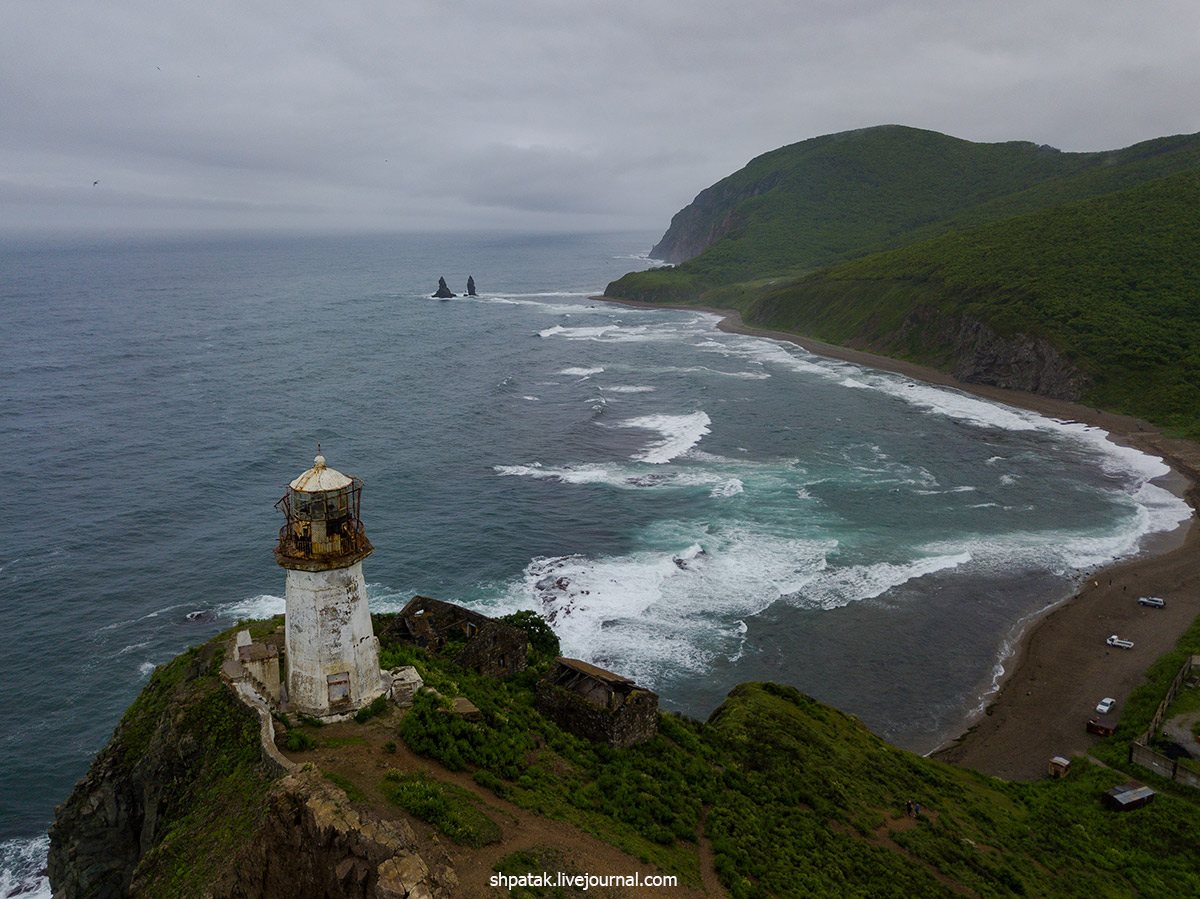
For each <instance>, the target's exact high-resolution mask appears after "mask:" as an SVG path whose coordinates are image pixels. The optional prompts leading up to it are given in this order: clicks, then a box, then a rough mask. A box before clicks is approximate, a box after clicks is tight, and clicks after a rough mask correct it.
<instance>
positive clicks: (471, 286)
mask: <svg viewBox="0 0 1200 899" xmlns="http://www.w3.org/2000/svg"><path fill="white" fill-rule="evenodd" d="M467 296H469V297H473V296H475V279H474V278H473V277H471V276H470V275H467Z"/></svg>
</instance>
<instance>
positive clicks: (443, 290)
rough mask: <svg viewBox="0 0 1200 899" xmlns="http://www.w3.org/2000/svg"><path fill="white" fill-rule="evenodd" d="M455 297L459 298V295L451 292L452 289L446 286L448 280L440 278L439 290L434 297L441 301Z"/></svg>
mask: <svg viewBox="0 0 1200 899" xmlns="http://www.w3.org/2000/svg"><path fill="white" fill-rule="evenodd" d="M453 296H458V294H455V293H451V292H450V288H449V287H447V286H446V279H445V278H438V288H437V292H436V293H435V294H434V297H436V298H437V299H439V300H448V299H450V297H453Z"/></svg>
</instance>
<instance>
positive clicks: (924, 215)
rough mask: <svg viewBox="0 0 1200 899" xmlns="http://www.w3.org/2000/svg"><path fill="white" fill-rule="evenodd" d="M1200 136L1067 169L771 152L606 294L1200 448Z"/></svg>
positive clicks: (946, 157) (885, 130) (899, 147)
mask: <svg viewBox="0 0 1200 899" xmlns="http://www.w3.org/2000/svg"><path fill="white" fill-rule="evenodd" d="M1198 204H1200V135H1179V136H1174V137H1164V138H1159V139H1156V140H1152V141H1147V142H1145V143H1142V144H1137V145H1134V146H1132V147H1127V148H1125V149H1123V150H1114V151H1109V152H1103V153H1061V152H1059V151H1057V150H1054V149H1052V148H1049V147H1041V146H1036V145H1034V144H1026V143H1018V142H1011V143H1004V144H975V143H971V142H968V141H962V140H956V139H954V138H951V137H948V136H946V135H939V134H935V133H933V132H926V131H920V130H917V129H913V128H903V127H900V126H883V127H879V128H868V129H864V130H862V131H855V132H845V133H842V134H835V135H827V136H825V137H821V138H813V139H811V140H808V141H804V142H802V143H799V144H793V145H790V146H787V147H782V148H780V149H778V150H774V151H772V152H770V153H767V154H764V155H762V156H760V157H758V158H756V159H754V160H752V161H751V162H750V163H748V164H747V165H746V167H745V168H743V169H742V170H740V171H738V172H735V173H734V174H733V175H730V176H729V177H727V178H725V179H723V180H722V181H720V182H718V183H717V184H715V185H713V186H712V187H710V188H708V189H707V190H705V191H702V192H701V193H700V194H699V195H698V196H697V197H696V200H695V201H694V202H693V203H692V204H690V205H689V206H688V207H686V208H685V209H683V210H681V211H680V212H679V213H677V214H676V215H675V217H674V218H673V219H672V222H671V226H670V228H668V230H667V232H666V233H665V234H664V235H663V238H662V240H661V241H660V242H659V243H658V245H657V246H656V247H655V249H654V251H652V255H655V256H657V257H658V258H664V259H666V260H668V261H672V262H677V263H679V264H677V265H676V266H675V267H674V268H671V269H653V270H649V271H641V272H631V273H630V274H627V275H625V276H624V277H622V278H620V279H618V280H617V281H614V282H613V283H611V284H609V285H608V287H607V288H606V289H605V296H607V297H610V298H612V299H617V300H633V301H638V302H645V303H655V304H682V305H688V304H695V305H703V306H709V307H717V308H725V309H734V310H736V311H738V312H739V313H740V314H741V316H742V320H743V321H744V322H745V323H746V324H747V325H750V326H754V327H760V328H768V329H773V330H780V331H787V332H790V333H793V334H797V335H802V336H806V337H811V338H815V339H817V340H821V341H825V342H828V343H833V344H842V345H845V346H849V347H855V348H860V349H871V350H873V351H875V352H878V353H882V354H884V355H888V356H894V357H897V358H900V359H904V360H907V361H912V362H919V363H923V364H927V365H932V366H934V367H937V368H939V369H941V370H942V371H945V372H948V373H951V374H953V375H954V376H955V377H958V378H959V379H960V380H963V381H966V382H968V383H977V384H987V385H994V386H1001V387H1012V388H1015V389H1018V390H1025V391H1029V392H1031V393H1035V394H1040V395H1043V396H1048V397H1052V398H1055V399H1068V400H1075V401H1083V402H1086V403H1088V404H1089V405H1092V406H1095V407H1100V408H1105V409H1107V410H1110V411H1114V412H1120V413H1124V414H1128V415H1133V416H1137V417H1140V418H1145V419H1148V420H1149V421H1151V422H1153V423H1154V424H1156V425H1158V426H1161V427H1164V428H1166V429H1167V430H1169V431H1172V432H1174V433H1177V434H1179V435H1180V436H1185V437H1190V438H1192V439H1195V438H1197V437H1200V307H1198V306H1197V305H1196V303H1195V302H1194V300H1193V298H1194V297H1195V296H1196V295H1197V293H1198V292H1200V218H1197V216H1196V215H1195V209H1196V208H1197V205H1198Z"/></svg>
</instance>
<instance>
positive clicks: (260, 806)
mask: <svg viewBox="0 0 1200 899" xmlns="http://www.w3.org/2000/svg"><path fill="white" fill-rule="evenodd" d="M275 623H276V622H275V621H271V622H267V623H264V624H262V625H261V626H260V625H255V627H256V629H257V630H259V631H261V632H268V631H271V630H273V629H274V625H275ZM377 629H379V628H377ZM380 630H381V629H380ZM230 637H231V634H230V633H226V634H224V635H222V636H221V637H220V638H217V639H215V640H214V641H212V642H211V643H210V644H208V645H207V646H205V647H201V648H197V649H193V650H191V651H189V652H188V653H187V654H185V655H184V656H181V657H180V658H179V659H177V660H176V661H175V662H173V663H171V664H170V665H167V666H165V667H163V668H160V669H159V670H158V671H157V672H156V673H155V675H154V677H153V678H152V679H151V682H150V684H149V685H148V686H147V687H146V689H145V690H144V691H143V694H142V695H141V696H140V697H139V698H138V700H137V701H136V702H135V703H134V704H133V705H132V706H131V707H130V709H129V711H128V712H127V714H126V716H125V718H124V719H123V720H122V723H121V725H120V726H119V727H118V729H117V733H116V734H115V735H114V739H113V742H112V743H111V744H110V746H109V747H108V748H107V749H106V750H105V751H104V753H103V754H102V755H101V757H100V760H99V761H98V762H97V766H96V767H94V768H93V771H92V773H91V774H90V775H89V780H88V781H86V782H85V785H84V786H88V785H91V786H94V785H95V783H94V782H95V781H96V778H98V777H99V778H108V780H109V782H110V783H111V784H113V785H117V786H119V784H120V783H121V782H123V779H124V778H125V776H126V775H127V774H129V773H130V772H131V771H135V770H141V771H143V772H146V771H150V770H151V769H153V770H154V771H156V772H158V773H156V774H155V775H154V776H155V778H156V782H157V783H160V784H161V785H162V786H163V788H164V792H162V793H161V794H157V793H156V794H155V795H158V796H160V798H161V799H162V802H161V804H158V805H156V807H155V809H156V814H155V818H156V823H155V826H154V828H153V829H154V830H155V831H156V833H155V835H154V840H155V841H156V842H157V845H155V846H154V848H152V849H150V851H149V853H148V854H147V855H145V857H144V858H142V859H141V863H140V865H138V867H137V878H136V882H135V887H136V889H138V890H141V892H139V895H142V894H143V893H144V894H145V895H164V896H190V895H199V894H200V893H201V892H203V890H204V888H205V887H206V885H207V884H209V883H210V882H211V881H212V879H213V878H214V877H215V876H216V875H218V874H220V873H221V872H222V871H223V870H225V869H226V868H228V866H229V864H230V863H231V862H233V861H234V860H236V858H237V857H238V853H239V849H238V846H239V845H242V844H247V845H248V844H249V843H251V842H253V840H254V838H255V829H256V827H257V826H258V825H259V824H260V823H261V819H262V817H263V810H264V796H265V795H266V792H267V790H268V788H269V783H270V777H269V776H268V775H267V774H266V772H265V771H264V770H263V769H262V767H261V765H260V764H259V761H258V759H259V752H258V733H257V726H256V724H255V722H254V719H253V715H249V713H247V712H246V711H245V710H244V709H242V708H241V707H240V706H239V705H238V704H237V703H236V702H235V701H234V700H233V699H232V698H231V697H230V695H229V694H228V692H227V691H226V690H225V689H224V688H223V687H222V686H221V685H220V683H219V681H218V679H217V678H216V676H215V674H214V670H215V668H216V666H217V665H219V663H220V659H221V655H220V647H219V645H218V644H219V643H220V641H221V640H224V639H229V638H230ZM548 649H549V650H550V652H540V651H535V653H534V658H533V664H532V667H531V668H530V669H529V670H528V671H526V672H524V673H522V674H519V675H515V676H512V677H509V678H506V679H503V680H495V679H491V678H485V677H481V676H479V675H477V674H475V673H473V672H471V671H467V670H463V669H460V668H458V667H457V666H455V665H454V664H453V663H452V662H450V661H448V660H447V658H445V657H443V656H431V655H429V654H428V653H426V652H425V651H424V650H420V649H415V648H412V647H404V646H398V645H387V644H385V645H384V647H383V656H382V659H383V662H384V664H385V665H391V664H396V663H412V664H415V665H416V666H417V667H418V669H419V670H420V671H421V673H422V675H423V677H424V678H425V680H426V682H427V683H428V684H430V685H432V686H435V687H436V688H437V690H438V691H439V693H440V694H441V695H442V696H444V697H447V698H446V699H444V700H442V699H438V698H437V697H435V696H434V695H433V694H423V695H420V696H418V697H417V701H416V704H415V706H414V707H413V708H412V709H411V710H408V711H407V712H403V713H402V712H400V711H399V710H396V711H395V712H392V711H388V712H387V713H386V714H384V715H381V716H371V715H361V716H359V718H361V719H362V720H360V721H355V722H347V723H346V724H345V725H339V727H341V728H342V730H339V731H338V732H337V735H336V736H334V737H331V736H329V735H328V733H327V732H328V731H329V730H333V729H335V728H329V727H328V726H319V725H320V722H317V721H314V720H313V719H307V720H300V721H294V722H287V721H286V719H284V717H283V716H279V720H280V722H281V724H282V723H286V724H287V733H288V736H289V741H288V742H289V745H290V744H291V743H292V742H293V741H292V740H291V739H290V738H291V737H293V736H295V737H297V739H296V740H295V743H296V746H295V747H293V754H294V755H296V754H298V758H299V760H300V761H305V760H306V759H308V758H312V759H316V760H317V761H314V762H312V763H311V764H312V765H313V766H314V767H320V768H321V771H322V773H323V774H324V776H325V779H327V780H328V781H329V782H330V783H332V784H334V785H336V786H338V787H340V788H341V789H342V790H344V791H345V792H346V796H347V801H348V802H350V803H353V804H354V806H355V807H356V808H358V809H360V810H361V811H362V812H363V815H365V816H366V819H369V820H375V818H374V817H373V816H375V815H378V816H380V817H382V818H385V819H386V818H388V817H392V816H394V815H395V814H397V808H401V809H404V810H405V811H406V812H408V813H409V814H411V815H413V816H414V817H416V818H420V819H422V820H424V821H427V822H428V823H429V824H430V826H432V827H433V828H435V829H436V830H437V831H439V832H440V833H442V834H443V835H444V836H445V838H446V839H447V840H449V841H450V842H452V843H453V844H455V845H457V846H459V847H464V848H463V851H464V852H466V851H468V850H479V849H484V848H485V847H487V846H488V845H491V844H494V843H495V841H496V840H497V839H498V838H499V834H500V830H501V828H500V827H499V826H498V825H501V824H505V825H506V826H509V827H510V829H511V823H509V822H510V820H511V814H510V813H508V812H506V811H504V810H503V809H502V808H500V807H499V806H497V805H496V802H497V799H495V798H492V797H493V796H494V797H498V799H500V800H504V801H506V802H511V803H513V804H515V805H517V806H520V807H521V808H523V809H527V810H530V811H531V812H534V813H536V815H538V816H542V817H544V818H549V819H552V820H556V821H562V822H564V823H563V827H564V828H567V827H568V826H574V827H577V828H579V829H581V830H583V831H586V832H589V833H591V834H594V835H596V836H598V837H599V838H600V839H602V840H604V841H605V842H608V843H610V844H612V845H615V846H617V847H618V848H620V849H622V850H624V851H625V852H626V853H628V854H629V855H630V856H631V858H630V862H629V863H630V865H632V866H636V864H637V862H636V860H640V861H641V862H643V863H653V864H655V865H657V866H658V867H659V868H660V869H661V870H662V871H664V872H667V873H672V874H675V875H677V876H678V877H679V878H680V880H681V882H682V883H683V884H685V885H690V886H693V887H698V886H699V884H700V882H701V877H702V874H701V867H702V866H706V865H707V864H708V862H707V861H705V860H704V859H710V860H711V865H712V868H711V870H713V871H715V873H716V875H717V877H718V878H719V879H720V881H721V883H722V884H723V885H724V887H725V889H726V890H728V892H729V894H730V895H731V896H732V897H735V899H758V897H762V899H767V897H779V899H785V897H787V899H791V897H795V899H799V897H809V896H845V897H868V896H869V897H893V896H894V897H909V896H922V897H943V896H944V897H950V896H956V895H968V896H978V897H1010V896H1039V897H1051V899H1054V897H1063V899H1067V897H1088V899H1095V897H1124V896H1135V895H1136V896H1143V897H1175V896H1184V895H1200V796H1198V795H1197V793H1196V792H1195V791H1189V790H1188V789H1187V788H1183V787H1178V786H1176V785H1172V784H1168V783H1163V782H1160V781H1158V780H1156V779H1155V778H1153V776H1152V775H1148V772H1144V771H1140V770H1136V769H1131V768H1130V765H1129V763H1128V761H1127V759H1128V742H1129V740H1130V739H1131V738H1132V737H1133V736H1134V735H1135V734H1136V733H1138V732H1140V731H1142V730H1144V729H1145V727H1146V726H1147V722H1148V721H1149V719H1150V716H1151V715H1152V714H1153V712H1154V709H1155V706H1156V705H1157V703H1158V701H1159V700H1160V699H1161V697H1162V695H1163V694H1164V693H1165V690H1166V686H1167V684H1168V683H1169V681H1170V680H1171V677H1172V676H1173V674H1174V672H1175V671H1176V670H1177V669H1178V667H1179V665H1180V664H1181V662H1182V660H1183V659H1184V658H1185V657H1186V656H1187V655H1190V654H1193V653H1196V652H1200V625H1198V626H1193V628H1192V630H1191V631H1190V632H1189V633H1188V634H1187V635H1185V637H1184V638H1183V639H1182V640H1181V641H1180V644H1179V648H1178V651H1177V652H1175V653H1173V654H1171V655H1169V656H1168V657H1165V658H1164V659H1162V660H1160V663H1159V664H1157V665H1155V666H1154V667H1153V668H1152V670H1151V672H1150V677H1149V680H1148V682H1147V684H1146V685H1145V686H1144V687H1142V688H1141V689H1139V690H1138V691H1136V692H1135V693H1134V694H1133V695H1132V696H1131V697H1130V699H1129V701H1128V702H1127V703H1126V707H1125V711H1124V713H1123V715H1122V717H1121V721H1120V727H1119V729H1118V732H1117V734H1116V736H1114V737H1111V738H1109V739H1108V740H1107V741H1104V742H1102V743H1100V744H1098V745H1097V746H1096V747H1095V750H1094V751H1095V752H1096V754H1097V755H1098V756H1100V757H1102V759H1103V761H1104V762H1105V763H1107V765H1108V766H1109V767H1104V766H1101V765H1099V764H1093V763H1090V762H1088V761H1087V760H1085V759H1077V760H1076V761H1075V763H1074V765H1073V767H1072V772H1071V775H1070V776H1069V777H1068V778H1066V779H1065V780H1055V781H1050V780H1046V781H1042V782H1038V783H1031V784H1009V783H1005V782H1003V781H1000V780H997V779H995V778H991V777H985V776H983V775H980V774H977V773H975V772H972V771H965V770H961V769H957V768H953V767H950V766H948V765H945V764H942V763H940V762H935V761H931V760H928V759H924V758H922V757H920V756H916V755H914V754H912V753H909V752H905V751H903V750H899V749H896V748H895V747H892V746H889V745H888V744H886V743H884V742H883V741H882V740H880V739H879V738H878V737H876V736H874V735H873V734H871V733H870V732H869V731H868V730H867V729H866V728H865V727H863V726H862V724H860V723H859V722H858V721H857V720H856V719H855V718H853V717H852V716H849V715H845V714H843V713H841V712H838V711H836V710H835V709H832V708H829V707H828V706H824V705H821V704H820V703H818V702H816V701H814V700H812V699H810V698H808V697H806V696H804V695H802V694H800V693H798V692H797V691H796V690H794V689H792V688H790V687H782V686H778V685H775V684H769V683H750V684H742V685H741V686H739V687H737V688H736V689H735V690H734V691H733V692H732V693H731V694H730V696H729V698H728V699H727V700H726V702H725V703H724V704H722V705H721V707H720V708H718V709H717V710H716V711H715V712H714V713H713V715H712V716H711V718H710V719H709V721H708V722H706V723H701V722H697V721H691V720H686V719H682V718H678V717H675V716H671V715H660V716H659V735H658V736H657V737H656V738H655V739H653V740H651V741H650V742H647V743H644V744H642V745H639V746H635V747H633V748H630V749H627V750H612V749H609V748H607V747H605V746H601V745H596V744H593V743H591V742H589V741H587V740H583V739H580V738H578V737H575V736H573V735H571V734H569V733H566V732H564V731H562V730H561V729H559V728H558V727H557V726H556V725H554V724H553V723H552V722H550V721H549V720H547V719H545V718H543V717H542V716H541V715H540V714H538V712H537V711H536V709H535V708H534V685H535V683H536V681H537V679H538V677H539V676H540V673H541V672H543V671H544V670H545V669H546V668H547V667H548V666H549V665H550V663H551V660H552V656H551V652H552V651H553V647H548ZM451 696H466V697H468V698H469V699H470V700H471V701H472V702H473V703H475V705H476V706H477V707H478V708H479V710H480V712H481V720H480V721H479V722H476V723H472V722H467V721H465V720H463V719H461V718H459V717H457V716H455V715H451V714H445V713H443V712H442V711H440V709H441V708H442V707H443V706H444V705H445V704H448V702H449V697H451ZM356 728H357V729H358V730H355V729H356ZM398 741H403V742H404V743H406V744H407V745H408V747H409V748H410V749H411V750H413V751H415V752H417V753H420V754H422V755H424V756H426V757H427V758H429V759H431V760H433V759H436V760H437V761H438V762H440V763H441V766H434V765H430V769H429V771H428V772H425V773H422V772H419V771H418V772H413V773H407V774H402V773H400V772H399V771H397V770H395V769H393V768H392V767H391V765H390V764H389V759H394V758H396V753H397V742H398ZM375 744H379V745H378V748H373V747H374V746H375ZM304 747H307V748H304ZM313 749H316V750H317V751H315V752H311V755H310V750H313ZM296 750H299V752H298V753H297V752H296ZM341 754H344V755H345V757H346V760H345V762H344V764H342V763H339V761H338V760H339V759H341V758H342V755H341ZM339 764H340V765H341V767H340V768H338V765H339ZM327 765H328V766H331V767H328V768H327V767H324V766H327ZM131 766H132V767H131ZM109 767H111V768H112V770H111V771H109V772H108V774H107V775H106V774H105V771H107V769H108V768H109ZM334 768H338V770H340V771H341V773H340V774H339V773H337V771H335V770H333V769H334ZM447 768H448V769H450V771H452V772H467V773H469V774H470V779H471V780H473V782H474V784H473V785H474V786H475V787H476V789H475V790H468V789H466V788H465V787H464V786H462V783H463V775H461V774H459V775H454V776H453V777H451V775H448V774H447V772H446V770H445V769H447ZM160 769H161V770H160ZM349 773H353V775H354V776H353V777H349V776H347V775H348V774H349ZM1131 775H1132V776H1134V777H1138V778H1140V779H1143V780H1147V781H1149V782H1150V783H1152V784H1153V785H1154V786H1156V787H1157V788H1158V789H1159V790H1160V794H1159V796H1158V799H1157V801H1156V802H1155V803H1154V804H1152V805H1150V806H1148V807H1146V808H1143V809H1138V810H1136V811H1133V812H1129V813H1123V814H1121V813H1113V812H1108V811H1105V810H1104V809H1103V808H1102V806H1101V803H1100V798H1099V797H1100V795H1101V793H1102V792H1103V791H1104V790H1106V789H1108V788H1110V787H1112V786H1114V785H1117V784H1120V783H1124V782H1125V781H1126V780H1128V779H1129V777H1130V776H1131ZM454 779H457V780H458V781H459V782H458V783H454V782H453V780H454ZM467 783H468V785H470V783H469V781H468V782H467ZM380 797H382V798H380ZM86 798H87V797H86V796H84V797H83V799H81V800H79V801H80V802H82V805H81V807H80V808H79V809H78V812H79V817H78V819H77V820H75V823H74V825H72V827H71V828H68V829H67V831H64V830H63V829H62V828H63V821H62V819H61V813H60V822H59V824H56V828H59V829H60V830H59V833H60V836H62V835H64V834H67V835H69V833H68V831H74V830H80V831H81V832H80V833H78V834H76V836H83V837H86V839H87V840H91V839H93V838H101V837H102V838H105V839H110V840H111V839H114V838H115V837H116V838H119V837H120V835H119V834H118V835H115V837H114V835H113V834H112V833H111V832H110V830H111V827H112V824H111V822H109V823H108V824H107V825H106V821H107V820H108V819H105V818H102V817H98V816H97V815H95V814H94V813H93V812H92V806H90V805H88V804H87V802H86ZM910 801H915V802H919V803H920V812H919V814H916V815H910V814H909V813H908V811H907V809H906V803H908V802H910ZM72 802H73V803H74V802H76V799H75V797H73V799H72ZM376 802H378V803H380V804H379V805H378V806H376V807H374V808H373V811H367V810H366V808H365V807H367V806H371V805H372V803H376ZM326 805H328V803H326ZM114 807H116V806H114ZM322 807H324V806H322ZM147 821H148V819H147ZM130 824H131V825H137V826H141V825H140V824H139V822H138V821H133V820H131V821H130ZM106 828H108V829H106ZM74 838H75V837H72V839H74ZM704 840H707V841H710V843H709V844H708V846H709V848H710V850H711V852H710V853H709V854H706V853H705V851H704V850H703V849H702V845H701V844H702V841H704ZM116 843H120V844H121V845H122V846H123V845H124V843H122V842H121V839H116ZM114 845H115V844H114ZM128 848H129V849H130V850H131V852H132V851H133V849H134V848H135V847H133V846H130V847H128ZM145 848H149V847H145ZM134 854H135V855H136V853H134ZM516 855H517V854H512V855H509V856H507V857H506V858H505V859H502V863H501V864H502V866H504V867H505V869H506V870H509V873H520V872H519V871H518V870H516V869H515V868H512V866H514V865H516V864H517V862H518V861H519V859H517V858H516ZM132 857H133V856H131V859H132ZM531 859H532V857H531ZM489 864H490V863H489ZM544 864H548V862H541V861H538V860H537V859H532V860H530V859H527V860H526V863H523V867H522V868H521V869H522V870H524V869H525V868H529V867H532V869H533V870H538V871H540V870H541V869H542V867H543V866H544ZM500 867H501V865H498V866H497V868H496V869H497V870H499V869H500ZM510 869H511V870H510ZM706 870H707V867H706ZM514 895H530V894H529V893H521V892H520V891H514Z"/></svg>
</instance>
